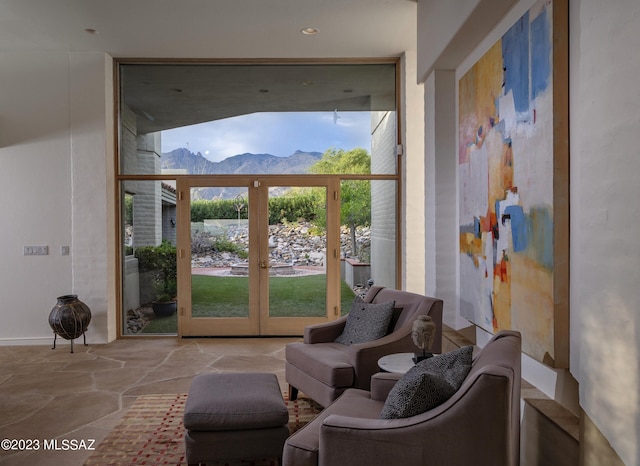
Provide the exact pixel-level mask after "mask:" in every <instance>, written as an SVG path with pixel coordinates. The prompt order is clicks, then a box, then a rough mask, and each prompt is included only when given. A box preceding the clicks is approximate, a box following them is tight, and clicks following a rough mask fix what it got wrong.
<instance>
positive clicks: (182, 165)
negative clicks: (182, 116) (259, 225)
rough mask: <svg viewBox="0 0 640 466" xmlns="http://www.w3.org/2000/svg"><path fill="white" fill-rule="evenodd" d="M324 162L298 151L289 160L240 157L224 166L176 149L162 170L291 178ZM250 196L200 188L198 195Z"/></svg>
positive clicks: (317, 155)
mask: <svg viewBox="0 0 640 466" xmlns="http://www.w3.org/2000/svg"><path fill="white" fill-rule="evenodd" d="M321 158H322V153H320V152H303V151H300V150H298V151H296V152H295V153H293V154H291V155H290V156H288V157H276V156H275V155H271V154H249V153H245V154H239V155H234V156H232V157H228V158H226V159H224V160H222V161H220V162H212V161H211V160H209V159H207V158H205V157H203V156H202V154H200V153H197V154H194V153H193V152H191V151H189V150H188V149H184V148H181V149H175V150H173V151H171V152H165V153H163V154H162V159H161V168H162V169H170V170H178V169H182V170H186V172H187V173H188V174H194V175H239V174H243V175H246V174H252V175H266V174H270V175H273V174H276V175H290V174H304V173H308V172H309V167H310V166H311V165H313V164H314V163H316V162H317V161H318V160H320V159H321ZM242 192H246V188H198V189H197V190H196V192H195V193H194V198H197V199H213V198H217V199H233V198H234V197H236V196H237V195H238V194H241V193H242Z"/></svg>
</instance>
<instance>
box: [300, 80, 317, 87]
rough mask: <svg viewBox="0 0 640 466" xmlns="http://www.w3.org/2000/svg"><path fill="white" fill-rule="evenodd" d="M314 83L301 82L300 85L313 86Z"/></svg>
mask: <svg viewBox="0 0 640 466" xmlns="http://www.w3.org/2000/svg"><path fill="white" fill-rule="evenodd" d="M315 83H316V82H315V81H302V82H301V83H300V84H302V85H303V86H313V85H314V84H315Z"/></svg>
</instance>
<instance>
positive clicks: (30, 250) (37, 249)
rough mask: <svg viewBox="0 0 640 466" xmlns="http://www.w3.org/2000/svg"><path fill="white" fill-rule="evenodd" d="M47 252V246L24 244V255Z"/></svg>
mask: <svg viewBox="0 0 640 466" xmlns="http://www.w3.org/2000/svg"><path fill="white" fill-rule="evenodd" d="M48 254H49V246H25V247H24V255H25V256H46V255H48Z"/></svg>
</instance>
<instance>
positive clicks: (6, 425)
mask: <svg viewBox="0 0 640 466" xmlns="http://www.w3.org/2000/svg"><path fill="white" fill-rule="evenodd" d="M296 340H298V339H297V338H246V339H244V338H211V339H179V338H175V337H174V338H128V339H122V340H116V341H114V342H111V343H109V344H105V345H92V344H90V345H89V346H86V347H85V346H83V345H82V343H81V342H79V341H76V342H75V344H74V350H75V352H74V353H70V351H69V343H68V342H67V341H60V342H58V343H59V344H58V347H57V349H55V350H52V349H51V347H50V346H13V347H0V440H2V439H5V438H8V439H22V440H27V439H32V440H39V441H40V442H41V443H40V445H41V446H42V442H43V441H44V440H50V439H56V438H57V439H59V440H61V439H68V440H73V439H75V440H89V439H93V440H95V443H96V444H98V443H99V442H100V441H101V440H102V439H104V437H105V436H106V435H107V434H108V433H109V431H111V429H113V427H115V426H116V425H117V424H118V422H119V421H120V419H121V418H122V416H123V415H124V413H125V412H126V410H127V409H128V408H129V406H131V404H132V403H133V402H134V401H135V399H136V397H137V396H139V395H143V394H156V393H187V392H188V390H189V384H190V383H191V379H192V378H193V376H194V375H196V374H201V373H209V372H223V371H266V372H273V373H275V374H276V375H277V376H278V379H279V380H280V383H281V386H282V388H283V390H286V383H285V381H284V346H285V344H286V343H288V342H290V341H296ZM90 453H91V451H51V450H47V451H44V450H43V449H42V448H41V449H40V450H39V451H29V452H15V451H3V450H0V464H2V465H27V464H28V465H31V466H38V465H47V466H49V465H56V466H64V465H70V466H76V465H82V464H83V463H84V461H85V460H86V458H88V456H89V455H90Z"/></svg>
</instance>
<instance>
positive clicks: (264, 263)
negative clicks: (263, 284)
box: [260, 261, 271, 269]
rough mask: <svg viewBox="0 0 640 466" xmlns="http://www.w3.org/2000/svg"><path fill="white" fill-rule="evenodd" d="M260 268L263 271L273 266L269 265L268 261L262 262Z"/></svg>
mask: <svg viewBox="0 0 640 466" xmlns="http://www.w3.org/2000/svg"><path fill="white" fill-rule="evenodd" d="M260 268H261V269H269V268H271V266H270V265H269V262H268V261H260Z"/></svg>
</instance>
